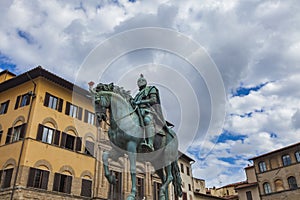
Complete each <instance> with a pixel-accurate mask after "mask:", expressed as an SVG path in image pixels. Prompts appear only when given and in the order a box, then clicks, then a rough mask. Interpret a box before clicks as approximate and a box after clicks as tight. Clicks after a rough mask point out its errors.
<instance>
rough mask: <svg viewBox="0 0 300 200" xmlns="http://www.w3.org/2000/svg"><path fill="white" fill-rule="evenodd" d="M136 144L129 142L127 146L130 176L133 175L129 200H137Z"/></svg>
mask: <svg viewBox="0 0 300 200" xmlns="http://www.w3.org/2000/svg"><path fill="white" fill-rule="evenodd" d="M136 147H137V145H136V143H135V142H129V143H128V144H127V151H128V157H129V161H130V175H131V185H132V186H131V193H130V194H129V195H128V197H127V200H135V196H136Z"/></svg>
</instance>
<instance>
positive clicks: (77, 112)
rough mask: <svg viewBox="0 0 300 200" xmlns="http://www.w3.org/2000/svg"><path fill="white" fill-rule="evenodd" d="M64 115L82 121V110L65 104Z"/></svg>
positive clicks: (68, 103)
mask: <svg viewBox="0 0 300 200" xmlns="http://www.w3.org/2000/svg"><path fill="white" fill-rule="evenodd" d="M65 113H66V115H69V116H71V117H74V118H77V119H79V120H81V119H82V108H81V107H78V106H75V105H73V104H71V103H70V102H67V105H66V112H65Z"/></svg>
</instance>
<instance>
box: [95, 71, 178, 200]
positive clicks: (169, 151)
mask: <svg viewBox="0 0 300 200" xmlns="http://www.w3.org/2000/svg"><path fill="white" fill-rule="evenodd" d="M137 84H138V86H139V92H138V94H137V95H136V96H135V98H132V96H131V95H130V93H129V92H128V91H125V90H124V89H123V88H121V87H119V86H116V85H114V84H113V83H111V84H103V83H99V84H98V85H97V86H96V87H95V88H92V85H90V92H91V94H92V96H93V101H94V105H95V111H96V116H97V120H98V121H99V123H100V122H102V121H104V122H105V123H108V124H109V130H108V137H109V140H110V142H111V146H112V149H111V150H110V151H106V152H104V153H103V156H102V160H103V165H104V172H105V177H106V178H107V180H108V181H109V183H110V184H114V183H115V182H116V180H115V176H114V175H113V174H111V173H110V171H109V167H108V166H109V165H108V159H109V158H111V159H113V160H117V159H118V158H119V157H122V156H124V154H127V155H128V158H129V161H130V175H131V183H132V188H131V193H130V194H129V195H128V197H127V199H126V200H135V196H136V192H137V190H136V160H139V161H141V162H151V164H152V166H153V167H154V169H155V170H156V173H157V175H158V176H159V177H160V179H161V182H162V186H161V187H160V192H159V200H168V199H169V195H168V186H169V184H170V183H171V182H172V183H173V186H174V193H175V196H178V197H180V196H182V188H181V177H180V171H179V167H178V163H177V160H178V140H177V136H176V134H175V132H174V131H173V130H172V128H171V127H170V125H171V124H170V123H169V122H166V121H165V120H164V118H163V115H162V112H161V106H160V99H159V91H158V89H157V88H156V87H154V86H147V81H146V79H145V78H144V77H143V75H141V77H140V78H139V79H138V82H137ZM107 113H109V119H108V117H107Z"/></svg>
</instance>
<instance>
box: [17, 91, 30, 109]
mask: <svg viewBox="0 0 300 200" xmlns="http://www.w3.org/2000/svg"><path fill="white" fill-rule="evenodd" d="M31 96H32V95H31V94H30V92H27V93H25V94H22V95H19V96H17V99H16V104H15V110H16V109H18V108H21V107H25V106H28V105H29V104H30V102H31Z"/></svg>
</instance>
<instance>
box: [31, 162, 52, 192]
mask: <svg viewBox="0 0 300 200" xmlns="http://www.w3.org/2000/svg"><path fill="white" fill-rule="evenodd" d="M49 174H50V172H49V171H47V170H42V169H38V168H34V167H30V168H29V173H28V181H27V187H32V188H39V189H44V190H47V189H48V183H49Z"/></svg>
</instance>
